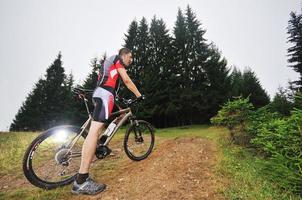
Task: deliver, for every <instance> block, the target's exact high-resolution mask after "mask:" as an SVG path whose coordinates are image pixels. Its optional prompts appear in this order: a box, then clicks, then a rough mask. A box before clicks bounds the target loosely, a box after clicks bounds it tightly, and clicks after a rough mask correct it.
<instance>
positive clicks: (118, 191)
mask: <svg viewBox="0 0 302 200" xmlns="http://www.w3.org/2000/svg"><path fill="white" fill-rule="evenodd" d="M121 153H123V152H121ZM216 164H217V148H216V146H215V144H214V143H213V142H212V141H210V140H207V139H203V138H178V139H172V140H171V139H170V140H165V141H162V142H161V143H160V144H157V147H156V150H155V151H154V152H153V153H152V154H151V155H150V157H149V158H148V159H146V160H144V161H140V162H132V161H129V160H125V161H124V162H123V164H122V165H121V166H119V167H118V169H116V170H115V171H114V173H113V174H111V175H110V177H108V176H106V177H103V178H97V179H96V180H97V181H102V182H104V183H106V184H107V189H106V191H105V192H103V193H101V194H99V195H96V196H93V197H89V196H73V197H72V199H102V200H122V199H125V200H128V199H129V200H136V199H137V200H142V199H150V200H160V199H173V200H174V199H196V200H197V199H198V200H202V199H211V200H215V199H224V198H223V197H222V195H221V194H220V193H219V192H218V191H219V187H220V186H221V183H222V181H220V180H219V179H218V178H217V177H216V176H215V174H214V168H215V165H216Z"/></svg>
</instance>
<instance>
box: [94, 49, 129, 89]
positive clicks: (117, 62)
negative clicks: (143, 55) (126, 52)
mask: <svg viewBox="0 0 302 200" xmlns="http://www.w3.org/2000/svg"><path fill="white" fill-rule="evenodd" d="M118 68H124V64H123V62H122V60H121V59H120V57H119V56H118V55H114V56H111V57H110V58H108V59H106V60H105V62H104V65H103V71H101V72H100V73H99V76H98V85H99V86H106V87H110V88H112V89H114V88H115V87H116V82H117V80H118V77H119V73H118V71H117V69H118Z"/></svg>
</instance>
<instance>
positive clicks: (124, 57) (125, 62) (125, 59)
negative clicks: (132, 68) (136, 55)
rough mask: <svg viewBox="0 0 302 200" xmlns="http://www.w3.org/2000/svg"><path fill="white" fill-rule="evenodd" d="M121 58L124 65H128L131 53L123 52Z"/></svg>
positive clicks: (130, 61) (130, 60)
mask: <svg viewBox="0 0 302 200" xmlns="http://www.w3.org/2000/svg"><path fill="white" fill-rule="evenodd" d="M121 58H122V60H123V62H124V64H125V65H126V66H129V65H130V64H131V63H132V53H127V54H124V55H122V56H121Z"/></svg>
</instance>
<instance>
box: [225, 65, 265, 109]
mask: <svg viewBox="0 0 302 200" xmlns="http://www.w3.org/2000/svg"><path fill="white" fill-rule="evenodd" d="M231 86H232V89H231V91H232V94H231V96H232V97H238V96H242V97H243V98H247V97H249V99H250V102H251V103H252V104H253V105H254V107H256V108H260V107H263V106H265V105H267V104H269V103H270V98H269V96H268V94H267V93H266V91H265V90H264V89H263V88H262V86H261V84H260V81H259V79H258V78H257V77H256V75H255V73H254V72H253V71H252V70H251V69H246V70H245V71H244V72H243V73H242V72H240V71H239V70H237V69H236V68H235V69H234V71H233V72H232V74H231Z"/></svg>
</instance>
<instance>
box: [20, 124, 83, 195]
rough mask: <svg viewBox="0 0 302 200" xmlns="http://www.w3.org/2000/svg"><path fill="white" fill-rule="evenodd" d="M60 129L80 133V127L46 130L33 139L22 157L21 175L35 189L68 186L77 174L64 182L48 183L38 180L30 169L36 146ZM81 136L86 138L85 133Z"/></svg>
mask: <svg viewBox="0 0 302 200" xmlns="http://www.w3.org/2000/svg"><path fill="white" fill-rule="evenodd" d="M62 128H64V129H67V130H71V131H74V132H75V133H80V131H81V128H80V127H77V126H72V125H65V126H56V127H53V128H51V129H48V130H46V131H45V132H43V133H41V134H40V135H39V136H38V137H37V138H35V139H34V140H33V141H32V142H31V144H30V145H29V147H28V148H27V150H26V152H25V154H24V157H23V173H24V175H25V177H26V179H27V180H28V181H29V182H30V183H31V184H33V185H34V186H36V187H39V188H43V189H47V190H49V189H54V188H58V187H61V186H65V185H68V184H70V183H72V182H73V181H74V179H75V176H76V175H77V173H76V174H75V175H73V176H72V177H70V178H68V179H66V180H62V181H58V182H48V181H45V180H42V179H40V178H39V177H38V176H37V175H36V173H35V172H34V170H33V167H32V158H33V154H34V153H35V151H36V150H37V149H38V146H39V145H40V144H41V143H42V142H43V141H44V140H45V139H47V138H48V137H50V136H51V135H52V134H54V133H55V130H56V129H62ZM82 136H83V137H84V138H86V136H87V132H86V131H85V132H84V133H83V135H82Z"/></svg>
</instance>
